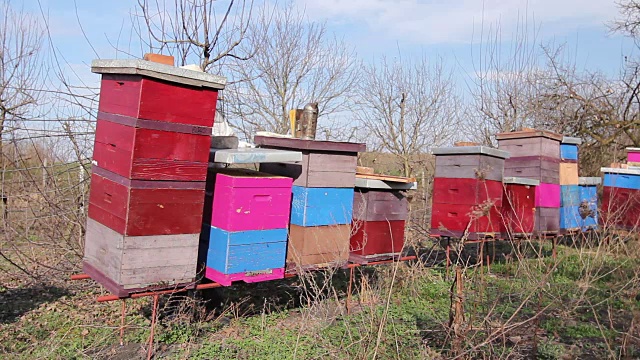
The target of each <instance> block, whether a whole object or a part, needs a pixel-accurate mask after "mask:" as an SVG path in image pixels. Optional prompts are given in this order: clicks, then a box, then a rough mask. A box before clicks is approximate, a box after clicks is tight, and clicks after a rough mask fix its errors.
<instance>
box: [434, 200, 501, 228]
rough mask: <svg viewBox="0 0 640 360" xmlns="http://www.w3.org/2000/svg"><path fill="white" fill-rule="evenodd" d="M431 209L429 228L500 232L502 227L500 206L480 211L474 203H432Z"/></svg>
mask: <svg viewBox="0 0 640 360" xmlns="http://www.w3.org/2000/svg"><path fill="white" fill-rule="evenodd" d="M431 211H432V213H431V229H435V230H440V231H441V232H447V231H453V232H459V231H465V230H466V229H468V230H469V231H470V232H474V233H500V230H501V227H502V217H501V215H500V208H499V207H495V206H491V207H489V210H488V211H482V210H480V208H479V207H478V206H475V205H460V204H433V205H432V210H431Z"/></svg>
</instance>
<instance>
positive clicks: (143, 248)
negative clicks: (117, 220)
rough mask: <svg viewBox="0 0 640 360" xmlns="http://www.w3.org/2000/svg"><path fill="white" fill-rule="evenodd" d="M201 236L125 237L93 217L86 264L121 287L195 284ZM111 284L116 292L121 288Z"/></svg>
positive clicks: (111, 287)
mask: <svg viewBox="0 0 640 360" xmlns="http://www.w3.org/2000/svg"><path fill="white" fill-rule="evenodd" d="M198 235H199V234H180V235H159V236H133V237H132V236H125V235H122V234H119V233H118V232H116V231H114V230H112V229H110V228H108V227H107V226H105V225H103V224H100V223H99V222H97V221H95V220H93V219H90V218H89V219H87V227H86V238H85V253H84V259H83V261H84V262H85V263H87V264H89V265H91V266H92V267H93V268H95V269H97V270H98V271H100V272H101V273H102V274H103V275H104V276H106V277H107V278H108V279H110V280H111V282H113V283H114V284H116V285H117V287H118V288H120V287H121V288H124V289H131V288H141V287H148V286H156V285H159V284H165V285H171V284H179V283H185V282H191V281H193V280H194V278H195V275H196V255H197V251H198ZM96 280H98V281H100V279H96ZM111 282H108V281H106V282H105V284H103V285H104V286H105V287H107V289H108V290H110V291H112V292H114V293H115V292H117V291H118V288H114V287H113V284H111Z"/></svg>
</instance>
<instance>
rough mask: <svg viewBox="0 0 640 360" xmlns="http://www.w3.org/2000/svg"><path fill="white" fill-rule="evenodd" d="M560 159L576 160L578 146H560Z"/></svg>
mask: <svg viewBox="0 0 640 360" xmlns="http://www.w3.org/2000/svg"><path fill="white" fill-rule="evenodd" d="M560 158H561V159H562V160H575V161H577V160H578V145H574V144H560Z"/></svg>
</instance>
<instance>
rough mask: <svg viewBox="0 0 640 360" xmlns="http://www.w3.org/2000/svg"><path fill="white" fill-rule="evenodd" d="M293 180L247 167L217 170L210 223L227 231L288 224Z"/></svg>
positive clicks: (275, 227) (276, 227)
mask: <svg viewBox="0 0 640 360" xmlns="http://www.w3.org/2000/svg"><path fill="white" fill-rule="evenodd" d="M292 185H293V179H291V178H288V177H281V176H275V175H270V174H265V173H261V172H258V171H253V170H248V169H223V170H220V171H218V172H217V173H216V179H215V187H214V189H213V209H212V215H211V226H215V227H217V228H219V229H223V230H226V231H248V230H269V229H285V228H287V227H288V226H289V215H290V211H291V188H292Z"/></svg>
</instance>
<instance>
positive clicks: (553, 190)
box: [535, 183, 560, 208]
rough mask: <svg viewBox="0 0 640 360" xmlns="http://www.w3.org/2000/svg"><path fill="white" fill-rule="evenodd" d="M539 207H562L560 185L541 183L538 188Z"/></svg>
mask: <svg viewBox="0 0 640 360" xmlns="http://www.w3.org/2000/svg"><path fill="white" fill-rule="evenodd" d="M535 206H537V207H546V208H559V207H560V185H557V184H545V183H540V185H538V186H536V202H535Z"/></svg>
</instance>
